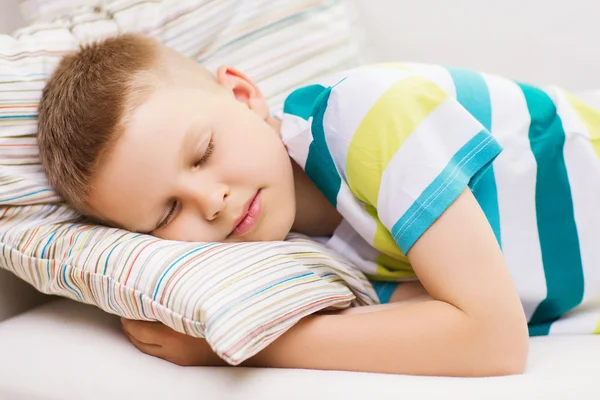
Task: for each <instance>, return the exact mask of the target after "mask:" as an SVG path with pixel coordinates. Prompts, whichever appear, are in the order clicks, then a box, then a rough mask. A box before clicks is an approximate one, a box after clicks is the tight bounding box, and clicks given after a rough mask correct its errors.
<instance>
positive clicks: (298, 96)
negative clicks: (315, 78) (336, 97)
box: [283, 85, 327, 121]
mask: <svg viewBox="0 0 600 400" xmlns="http://www.w3.org/2000/svg"><path fill="white" fill-rule="evenodd" d="M325 90H327V88H326V87H324V86H321V85H309V86H305V87H303V88H300V89H297V90H294V91H293V92H292V93H291V94H290V95H289V96H288V97H287V98H286V99H285V103H283V112H284V113H285V114H291V115H295V116H297V117H300V118H302V119H304V120H306V121H308V119H309V118H310V117H312V115H313V112H314V109H315V105H316V103H317V100H318V99H319V96H321V95H322V94H323V92H324V91H325Z"/></svg>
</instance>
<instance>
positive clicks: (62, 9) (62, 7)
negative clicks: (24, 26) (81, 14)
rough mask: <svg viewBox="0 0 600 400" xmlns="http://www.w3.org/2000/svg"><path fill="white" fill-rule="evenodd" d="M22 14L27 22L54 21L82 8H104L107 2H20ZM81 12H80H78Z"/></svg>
mask: <svg viewBox="0 0 600 400" xmlns="http://www.w3.org/2000/svg"><path fill="white" fill-rule="evenodd" d="M19 3H21V14H23V18H25V21H27V22H40V21H46V22H49V21H52V20H54V19H55V18H57V17H60V16H63V15H69V14H71V12H72V11H73V10H77V9H78V8H82V7H90V8H93V7H96V6H104V5H105V4H107V3H108V1H107V0H20V1H19ZM78 11H80V10H78Z"/></svg>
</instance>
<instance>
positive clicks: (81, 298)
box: [62, 264, 110, 301]
mask: <svg viewBox="0 0 600 400" xmlns="http://www.w3.org/2000/svg"><path fill="white" fill-rule="evenodd" d="M67 267H68V264H66V265H64V266H63V268H62V276H63V282H64V283H65V285H67V287H68V288H69V289H71V292H73V293H75V294H76V295H77V297H78V298H79V301H83V297H81V294H80V293H79V292H78V291H77V290H75V288H74V287H73V286H71V285H69V282H67ZM109 300H110V298H109Z"/></svg>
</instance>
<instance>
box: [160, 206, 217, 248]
mask: <svg viewBox="0 0 600 400" xmlns="http://www.w3.org/2000/svg"><path fill="white" fill-rule="evenodd" d="M213 231H214V230H211V229H210V226H209V225H208V224H206V222H205V221H203V220H202V219H201V218H200V215H199V214H193V213H189V212H182V213H181V214H180V215H179V216H178V217H177V218H176V219H175V220H174V221H173V222H172V223H170V224H169V225H168V226H167V227H165V228H164V229H161V230H160V231H156V232H153V233H152V234H153V235H154V236H156V237H159V238H161V239H166V240H176V241H180V242H213V241H217V240H219V239H218V238H217V237H216V236H215V233H214V232H213Z"/></svg>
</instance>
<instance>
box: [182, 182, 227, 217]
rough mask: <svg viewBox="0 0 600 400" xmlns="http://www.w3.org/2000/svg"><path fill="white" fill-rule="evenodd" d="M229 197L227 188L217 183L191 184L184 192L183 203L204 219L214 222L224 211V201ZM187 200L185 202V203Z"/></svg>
mask: <svg viewBox="0 0 600 400" xmlns="http://www.w3.org/2000/svg"><path fill="white" fill-rule="evenodd" d="M227 196H229V187H228V186H227V185H225V184H222V183H217V182H212V183H211V182H206V181H204V182H202V183H201V184H198V183H197V182H196V184H193V183H191V184H190V185H189V187H188V188H187V190H186V196H185V197H186V199H182V200H183V201H184V207H185V203H188V204H190V206H191V207H194V208H195V209H196V210H197V211H198V212H200V214H201V215H202V217H204V219H206V220H207V221H214V220H215V219H216V218H217V217H218V216H219V213H221V211H223V210H224V209H225V204H226V202H225V199H226V198H227ZM186 200H187V201H186Z"/></svg>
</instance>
